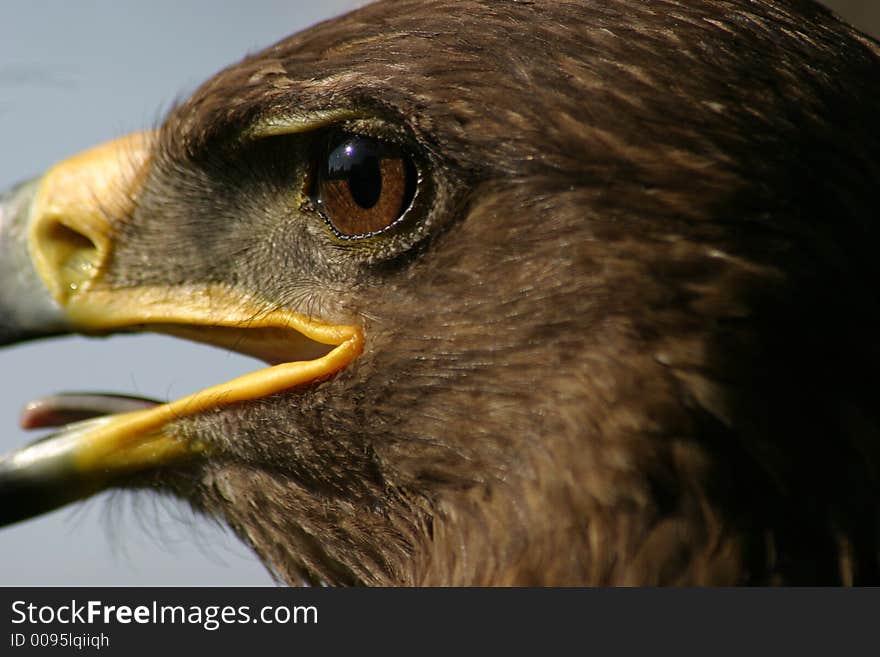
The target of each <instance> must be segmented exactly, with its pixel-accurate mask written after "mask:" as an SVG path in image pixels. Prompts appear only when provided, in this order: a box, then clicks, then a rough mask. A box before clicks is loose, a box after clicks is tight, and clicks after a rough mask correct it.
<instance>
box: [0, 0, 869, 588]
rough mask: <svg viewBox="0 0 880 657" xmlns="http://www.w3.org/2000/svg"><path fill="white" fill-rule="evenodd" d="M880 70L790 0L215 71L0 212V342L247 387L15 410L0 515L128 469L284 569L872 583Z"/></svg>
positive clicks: (336, 52) (405, 12)
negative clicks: (255, 361)
mask: <svg viewBox="0 0 880 657" xmlns="http://www.w3.org/2000/svg"><path fill="white" fill-rule="evenodd" d="M878 55H880V48H878V45H877V44H876V43H875V42H873V41H871V40H870V39H868V38H867V37H865V36H863V35H860V34H859V33H857V32H855V31H854V30H853V29H851V28H849V27H847V26H846V25H844V24H842V23H840V22H839V21H838V20H837V19H836V18H835V17H833V16H832V15H831V14H830V13H829V12H828V11H827V10H825V9H824V8H822V7H820V6H819V5H818V4H816V3H814V2H812V1H809V0H785V1H784V0H752V1H750V2H737V1H734V0H701V1H693V0H687V1H686V2H685V1H684V0H657V1H656V2H640V1H639V2H637V1H635V0H603V1H600V0H577V1H574V0H572V1H560V2H552V3H541V2H514V1H512V0H510V1H503V0H498V1H489V0H436V1H425V0H419V1H417V0H394V1H390V0H389V1H385V2H378V3H375V4H372V5H369V6H367V7H365V8H363V9H360V10H358V11H356V12H354V13H352V14H349V15H347V16H343V17H341V18H339V19H337V20H333V21H330V22H327V23H323V24H320V25H317V26H316V27H314V28H312V29H309V30H307V31H305V32H303V33H300V34H297V35H294V36H292V37H290V38H288V39H285V40H284V41H281V42H280V43H278V44H276V45H274V46H271V47H270V48H268V49H266V50H264V51H263V52H260V53H257V54H255V55H253V56H250V57H248V58H246V59H244V60H243V61H241V62H239V63H238V64H236V65H234V66H232V67H230V68H228V69H226V70H225V71H222V72H221V73H219V74H218V75H216V76H215V77H214V78H212V79H211V80H209V81H208V82H207V83H205V84H204V85H203V86H202V87H201V88H200V89H199V90H198V91H197V92H196V93H195V94H194V95H193V96H192V97H191V98H190V99H189V100H187V101H186V102H184V103H182V104H180V105H179V106H177V107H176V108H175V109H174V110H173V111H171V112H170V114H169V115H168V117H167V118H166V120H165V121H164V123H163V124H162V126H161V127H160V128H159V129H158V130H156V131H153V132H146V133H140V134H136V135H132V136H129V137H126V138H123V139H120V140H117V141H114V142H112V143H109V144H105V145H103V146H99V147H97V148H95V149H94V150H91V151H89V152H87V153H84V154H81V155H78V156H76V157H74V158H72V159H69V160H67V161H64V162H62V163H60V164H58V165H56V166H55V167H53V168H51V169H50V170H49V171H48V172H47V173H46V174H45V175H44V176H42V177H41V178H40V179H38V180H35V181H33V182H30V183H27V184H24V185H22V186H19V187H17V188H15V189H13V190H11V191H10V192H8V193H7V194H6V195H5V196H4V197H3V198H2V215H0V249H2V251H0V342H2V343H13V342H17V341H20V340H25V339H30V338H36V337H40V336H45V335H52V334H58V333H63V332H69V331H76V332H80V333H84V334H94V335H103V334H107V333H112V332H117V331H157V332H161V333H166V334H171V335H175V336H179V337H183V338H187V339H191V340H198V341H201V342H206V343H210V344H213V345H217V346H220V347H225V348H228V349H234V350H236V351H240V352H243V353H245V354H250V355H252V356H255V357H257V358H259V359H262V360H263V361H265V366H264V367H263V368H262V369H257V371H254V372H252V373H251V374H248V375H246V376H243V377H241V378H239V379H236V380H234V381H229V382H218V383H217V385H215V386H213V387H211V388H208V389H207V390H203V391H200V392H198V393H195V394H193V395H190V396H187V397H185V398H183V399H177V400H173V401H170V402H168V403H158V402H153V401H150V400H144V399H134V398H127V397H123V396H121V395H120V396H116V395H89V394H86V393H82V394H73V395H58V396H51V397H47V398H46V399H43V400H40V401H39V402H36V403H34V404H32V405H31V406H30V407H29V409H28V410H27V411H26V412H25V414H24V417H23V421H24V423H25V424H26V425H28V426H31V427H39V426H60V429H58V430H57V431H56V433H54V434H52V435H51V436H50V437H48V438H45V439H43V440H41V441H38V442H36V443H34V444H33V445H31V446H28V447H24V448H22V449H20V450H18V451H15V452H12V453H10V454H8V455H7V456H6V457H5V458H4V459H3V460H2V461H0V500H2V506H0V520H2V521H4V522H13V521H16V520H18V519H21V518H24V517H28V516H31V515H34V514H37V513H41V512H43V511H46V510H48V509H51V508H54V507H56V506H58V505H61V504H65V503H68V502H71V501H73V500H77V499H81V498H83V497H86V496H88V495H90V494H92V493H94V492H96V491H99V490H102V489H105V488H108V487H127V488H139V487H143V488H149V489H153V490H159V491H163V492H166V493H170V494H173V495H176V496H179V497H181V498H183V499H185V500H187V501H189V502H190V503H191V504H192V505H193V506H194V507H195V508H197V509H199V510H202V511H204V512H206V513H208V514H212V515H214V516H216V517H219V518H221V519H223V520H224V521H225V522H227V523H228V524H229V525H230V526H231V527H232V528H233V529H234V531H235V532H236V533H237V534H238V535H239V536H240V537H241V538H242V540H244V541H246V542H247V543H248V544H249V545H250V546H251V547H252V548H253V549H254V550H255V551H256V553H257V554H258V555H259V557H260V559H261V560H262V561H263V562H264V563H265V564H266V565H267V567H268V568H269V569H270V570H271V571H272V572H273V573H274V574H275V576H277V577H278V578H279V579H280V580H283V581H285V582H289V583H292V584H293V583H327V584H517V585H522V584H525V585H528V584H621V583H625V584H631V583H638V584H655V583H686V584H742V583H758V584H761V583H793V582H810V583H817V584H819V583H860V582H872V581H873V582H875V583H876V582H877V581H878V576H880V575H878V570H880V563H878V546H880V537H878V532H880V514H878V501H880V497H878V482H880V479H878V477H880V470H878V468H880V402H878V385H877V371H878V368H880V346H878V345H880V341H878V330H880V310H878V304H880V295H878V288H880V259H878V258H877V248H878V245H880V217H878V208H880V196H878V193H877V190H878V183H880V129H878V128H877V117H878V116H880V86H878V80H880V56H878ZM4 376H10V374H9V373H4Z"/></svg>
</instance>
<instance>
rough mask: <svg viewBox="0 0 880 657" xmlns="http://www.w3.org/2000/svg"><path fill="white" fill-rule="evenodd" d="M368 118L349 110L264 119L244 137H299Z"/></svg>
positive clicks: (244, 132) (256, 123)
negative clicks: (298, 135)
mask: <svg viewBox="0 0 880 657" xmlns="http://www.w3.org/2000/svg"><path fill="white" fill-rule="evenodd" d="M368 118H369V117H366V116H364V115H363V114H360V113H358V112H354V111H352V110H347V109H346V110H343V109H334V110H319V111H315V112H307V113H303V114H286V115H282V116H271V117H264V118H262V119H259V120H257V121H256V122H255V123H253V124H252V125H251V126H250V127H249V128H247V129H246V130H244V131H243V132H242V137H243V138H244V139H245V140H257V139H263V138H266V137H277V136H279V135H297V134H303V133H307V132H315V131H317V130H321V129H323V128H329V127H331V126H334V125H339V124H342V123H345V122H347V121H352V120H358V119H368Z"/></svg>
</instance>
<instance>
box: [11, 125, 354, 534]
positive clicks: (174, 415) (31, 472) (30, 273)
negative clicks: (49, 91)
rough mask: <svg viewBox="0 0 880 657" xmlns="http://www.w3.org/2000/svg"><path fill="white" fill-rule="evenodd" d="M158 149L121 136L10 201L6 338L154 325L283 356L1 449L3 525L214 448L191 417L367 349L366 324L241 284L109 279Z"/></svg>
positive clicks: (329, 370) (328, 371)
mask: <svg viewBox="0 0 880 657" xmlns="http://www.w3.org/2000/svg"><path fill="white" fill-rule="evenodd" d="M151 144H152V135H150V134H146V133H139V134H136V135H132V136H130V137H125V138H123V139H120V140H117V141H115V142H110V143H109V144H105V145H103V146H99V147H97V148H96V149H93V150H92V151H88V152H86V153H84V154H82V155H79V156H76V157H74V158H71V159H70V160H67V161H65V162H62V163H60V164H58V165H56V166H55V167H53V168H52V169H50V170H49V171H48V172H47V173H46V174H45V175H44V176H43V177H42V178H40V179H38V180H35V181H32V182H29V183H25V184H24V185H20V186H18V187H16V188H14V189H13V190H11V191H10V192H8V193H6V194H4V195H3V196H0V346H2V345H6V344H12V343H16V342H20V341H23V340H28V339H33V338H39V337H44V336H50V335H57V334H61V333H68V332H80V333H85V334H107V333H111V332H116V331H131V330H144V329H151V330H154V331H159V332H165V333H170V334H173V335H178V336H181V337H186V338H189V339H194V340H198V341H202V342H207V343H210V344H215V345H219V346H225V347H231V348H237V350H239V351H243V352H245V353H248V354H250V355H254V356H257V357H260V358H262V359H264V360H266V361H268V362H270V363H273V365H272V366H270V367H266V368H264V369H261V370H258V371H256V372H252V373H250V374H247V375H245V376H242V377H239V378H237V379H234V380H232V381H228V382H226V383H222V384H219V385H216V386H212V387H210V388H207V389H205V390H201V391H199V392H197V393H194V394H192V395H189V396H187V397H184V398H182V399H177V400H174V401H172V402H169V403H167V404H155V405H152V404H146V405H145V406H146V407H144V408H140V409H139V410H134V411H130V412H124V413H117V414H113V415H106V416H102V417H97V418H92V419H89V420H86V421H84V422H79V423H75V424H71V425H68V426H66V427H64V428H62V429H61V430H60V431H58V432H57V433H55V434H53V435H52V436H49V437H48V438H44V439H43V440H40V441H38V442H36V443H34V444H32V445H30V446H28V447H25V448H23V449H20V450H18V451H15V452H12V453H10V454H7V455H6V456H3V457H0V524H7V523H10V522H15V521H17V520H21V519H24V518H27V517H30V516H33V515H36V514H38V513H42V512H45V511H48V510H50V509H53V508H55V507H57V506H59V505H62V504H65V503H68V502H71V501H74V500H77V499H80V498H82V497H85V496H88V495H91V494H92V493H94V492H96V491H99V490H101V489H104V488H106V487H108V486H112V485H114V484H116V483H118V482H120V481H124V480H125V478H126V477H128V476H131V475H132V474H133V473H136V472H141V471H144V470H151V469H156V468H161V467H164V466H169V465H173V464H178V463H180V462H181V461H186V460H189V459H193V458H197V457H199V456H204V455H205V454H209V453H210V447H209V446H207V445H204V444H199V443H197V442H194V441H192V440H187V439H184V438H182V437H180V436H179V435H178V434H177V432H175V428H174V427H175V423H176V422H177V421H178V420H179V419H180V418H183V417H188V416H192V415H196V414H199V413H204V412H205V411H207V410H211V409H215V408H220V407H223V406H227V405H229V404H234V403H239V402H246V401H249V400H253V399H256V398H260V397H264V396H266V395H271V394H274V393H277V392H280V391H283V390H287V389H290V388H292V387H295V386H299V385H302V384H305V383H309V382H313V381H316V380H320V379H323V378H326V377H328V376H331V375H333V374H335V373H336V372H338V371H339V370H341V369H343V368H344V367H346V366H347V365H348V364H349V363H350V362H351V361H352V360H353V359H354V358H356V357H357V355H358V354H359V353H360V352H361V350H362V348H363V336H362V333H361V331H360V329H358V328H357V327H354V326H347V325H330V324H326V323H323V322H320V321H318V320H315V319H313V318H310V317H306V316H303V315H300V314H297V313H295V312H291V311H288V310H285V309H278V308H277V307H274V306H272V305H271V304H268V303H266V302H265V301H264V300H261V299H259V298H257V297H254V296H253V295H248V294H243V293H241V292H240V291H237V290H235V289H233V288H230V287H223V286H219V285H210V286H209V285H192V286H179V285H178V286H169V287H147V288H126V289H113V288H112V287H110V286H108V285H107V284H106V283H105V280H104V274H105V272H106V269H107V267H108V266H109V263H110V261H111V255H112V253H113V250H114V249H115V248H116V247H117V245H116V244H115V243H114V239H115V236H116V233H117V231H116V226H117V225H118V222H119V221H121V220H129V219H130V218H131V217H132V216H133V211H134V208H135V207H136V206H137V201H138V198H139V195H140V193H141V190H142V188H143V186H144V184H145V181H146V179H147V176H148V173H149V167H150V159H151V155H150V153H151ZM157 257H161V254H157ZM320 345H325V346H324V347H320ZM242 346H243V347H242ZM303 356H306V357H310V358H311V359H306V360H303V359H302V357H303ZM314 356H319V357H314Z"/></svg>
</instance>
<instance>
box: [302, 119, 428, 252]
mask: <svg viewBox="0 0 880 657" xmlns="http://www.w3.org/2000/svg"><path fill="white" fill-rule="evenodd" d="M319 157H320V159H319V163H318V174H317V185H316V188H315V191H314V200H315V202H316V203H317V204H318V206H319V207H320V209H321V212H322V214H323V215H324V219H325V220H326V221H327V223H328V224H329V225H330V228H332V229H333V232H334V233H336V235H337V236H338V237H341V238H343V239H357V238H363V237H370V236H372V235H376V234H378V233H381V232H383V231H385V230H387V229H388V228H390V227H391V226H393V225H394V224H396V223H397V222H398V221H399V220H400V219H401V218H402V217H403V215H404V214H406V211H407V210H408V209H409V206H410V204H411V203H412V200H413V197H414V196H415V191H416V182H417V175H416V169H415V166H414V165H413V162H412V160H411V159H410V158H409V157H407V156H406V155H405V154H404V153H403V152H401V150H400V149H399V148H397V147H396V146H394V145H392V144H389V143H387V142H384V141H380V140H378V139H373V138H371V137H364V136H359V135H351V134H344V135H341V136H339V135H338V136H337V137H336V138H335V139H332V140H329V141H328V142H326V148H325V149H323V151H322V154H321V155H320V156H319Z"/></svg>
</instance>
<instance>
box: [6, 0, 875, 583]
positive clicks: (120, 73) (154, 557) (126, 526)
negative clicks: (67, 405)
mask: <svg viewBox="0 0 880 657" xmlns="http://www.w3.org/2000/svg"><path fill="white" fill-rule="evenodd" d="M358 4H362V3H360V2H356V1H355V0H321V1H320V2H316V1H315V0H299V1H297V0H286V1H274V0H259V1H254V0H229V1H226V2H222V3H221V2H208V1H202V2H199V1H195V0H175V1H169V0H152V1H151V2H149V3H146V2H136V1H134V0H131V1H119V0H117V1H108V0H91V1H86V0H81V1H79V2H64V1H62V0H56V1H51V0H4V1H3V3H2V7H0V189H5V188H7V187H9V186H10V185H12V184H14V183H16V182H18V181H21V180H23V179H27V178H29V177H32V176H34V175H37V174H39V173H40V172H42V171H43V170H45V169H46V168H47V167H48V166H49V165H51V164H52V163H54V162H56V161H58V160H60V159H63V158H64V157H67V156H69V155H71V154H73V153H76V152H78V151H81V150H83V149H85V148H88V147H89V146H92V145H94V144H97V143H99V142H102V141H106V140H108V139H111V138H114V137H118V136H120V135H123V134H126V133H128V132H131V131H134V130H140V129H143V128H145V127H150V126H152V125H155V124H156V123H157V122H158V121H159V120H160V119H161V117H162V115H163V114H164V112H165V110H167V108H168V107H169V105H170V104H171V103H172V102H173V101H174V100H175V99H177V98H182V97H186V95H188V94H189V93H190V92H191V91H192V90H193V89H194V88H195V87H196V86H197V85H198V84H199V83H200V82H202V81H203V80H205V79H206V78H207V77H209V76H210V75H211V74H212V73H214V72H216V71H217V70H219V69H220V68H222V67H224V66H226V65H228V64H231V63H233V62H235V61H237V60H238V59H240V58H241V57H242V56H243V55H244V54H245V53H248V52H252V51H255V50H258V49H260V48H262V47H263V46H266V45H268V44H270V43H272V42H274V41H277V40H278V39H281V38H283V37H284V36H286V35H288V34H290V33H292V32H295V31H297V30H300V29H302V28H303V27H306V26H308V25H310V24H313V23H315V22H317V21H319V20H322V19H325V18H329V17H331V16H334V15H336V14H339V13H342V12H343V11H345V10H347V9H350V8H353V7H354V6H356V5H358ZM825 4H827V5H829V6H830V7H831V8H832V9H834V10H836V11H838V12H840V13H841V14H842V15H843V16H845V17H847V18H848V19H849V20H850V21H851V22H853V23H854V24H855V25H856V26H858V27H860V28H861V29H863V30H865V31H867V32H869V33H872V34H874V35H878V34H880V2H878V0H865V1H860V0H837V1H829V2H826V3H825ZM253 369H255V363H254V361H252V360H250V359H247V358H244V357H241V356H238V355H235V354H230V353H222V352H218V351H217V350H215V349H213V348H211V347H205V346H199V345H194V344H189V343H186V342H183V341H178V340H173V339H171V338H162V337H157V336H126V337H114V338H109V339H105V340H84V339H82V338H65V339H56V340H48V341H42V342H40V343H36V344H31V345H22V346H18V347H14V348H11V349H5V350H3V351H0V452H3V451H7V450H9V449H12V448H13V447H15V446H19V445H22V444H24V443H26V442H29V441H30V440H32V439H33V436H30V435H28V434H26V433H25V432H23V431H21V430H19V429H18V428H17V426H16V418H17V416H18V413H19V411H20V409H21V407H22V406H23V405H24V404H25V403H26V402H27V401H28V400H30V399H33V398H37V397H40V396H43V395H46V394H49V393H52V392H57V391H63V390H68V391H76V390H95V389H100V390H106V391H112V392H129V393H132V394H139V395H146V396H149V397H155V398H157V399H165V400H167V399H172V398H176V397H180V396H182V395H184V394H187V393H190V392H194V391H196V390H199V389H201V388H204V387H207V386H209V385H212V384H215V383H217V382H220V381H225V380H228V379H230V378H232V377H234V376H238V375H240V374H242V373H244V372H247V371H251V370H253ZM270 583H271V579H270V578H269V576H268V575H267V574H266V572H265V570H264V569H263V568H262V566H261V565H260V564H259V563H258V562H257V561H256V559H255V558H254V557H253V556H252V555H251V554H250V552H249V551H248V550H247V549H246V548H244V547H243V546H242V545H241V544H240V543H239V542H238V541H237V540H236V539H235V538H233V537H231V536H230V535H229V533H228V532H227V531H226V530H225V529H223V528H221V527H218V526H216V525H215V524H213V523H211V522H210V521H207V520H205V519H201V518H197V517H196V516H194V515H193V514H192V513H191V512H190V511H189V509H188V508H186V507H185V506H183V505H182V504H179V503H176V502H173V501H170V500H163V499H159V498H157V497H156V496H153V495H143V494H142V495H131V494H125V493H113V494H105V495H101V496H98V497H96V498H94V499H92V500H89V501H87V502H84V503H81V504H77V505H74V506H72V507H68V508H65V509H61V510H59V511H56V512H54V513H52V514H49V515H47V516H44V517H41V518H37V519H34V520H31V521H29V522H26V523H22V524H19V525H16V526H14V527H11V528H5V529H0V585H15V584H21V585H47V584H83V585H85V584H90V585H126V584H132V585H245V584H255V585H261V584H270Z"/></svg>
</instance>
